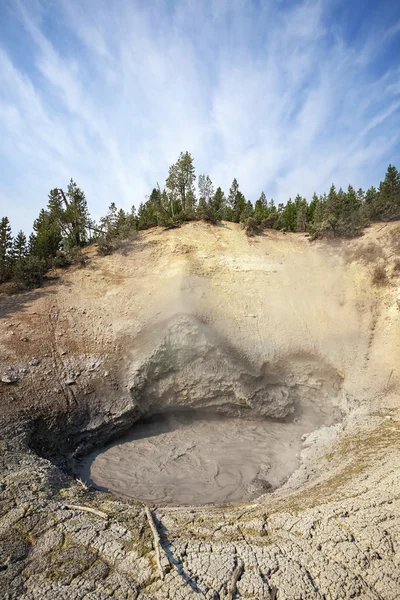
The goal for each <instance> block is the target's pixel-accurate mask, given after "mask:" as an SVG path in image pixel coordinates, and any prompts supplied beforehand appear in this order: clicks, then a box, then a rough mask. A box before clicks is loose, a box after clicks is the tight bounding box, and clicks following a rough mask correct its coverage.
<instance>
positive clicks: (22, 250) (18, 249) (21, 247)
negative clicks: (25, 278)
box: [12, 229, 28, 260]
mask: <svg viewBox="0 0 400 600" xmlns="http://www.w3.org/2000/svg"><path fill="white" fill-rule="evenodd" d="M12 255H13V259H14V260H20V259H21V258H24V257H25V256H27V255H28V245H27V242H26V235H25V234H24V232H23V231H22V229H21V230H20V231H19V232H18V233H17V236H16V237H15V238H14V243H13V249H12Z"/></svg>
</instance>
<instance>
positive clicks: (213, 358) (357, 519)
mask: <svg viewBox="0 0 400 600" xmlns="http://www.w3.org/2000/svg"><path fill="white" fill-rule="evenodd" d="M399 237H400V226H399V225H398V224H396V223H391V224H387V225H382V224H380V225H374V226H372V227H370V228H368V229H367V230H366V231H365V235H364V236H362V237H360V238H357V239H354V240H351V241H350V240H346V241H343V242H326V241H320V242H312V243H310V242H309V241H308V239H307V238H305V237H304V236H303V235H301V234H283V233H279V232H275V231H269V232H267V233H266V234H265V235H263V236H257V237H254V238H247V237H246V236H245V235H244V233H243V231H242V230H241V229H240V227H239V226H237V225H235V224H232V223H225V224H224V225H222V226H219V227H214V226H208V225H205V224H201V223H189V224H186V225H185V226H183V227H181V228H179V229H172V230H168V231H162V230H152V231H148V232H144V233H142V234H141V235H140V238H139V239H138V240H137V241H135V242H133V243H132V244H131V245H127V246H126V247H125V248H124V249H123V250H122V251H120V252H118V253H115V254H113V255H112V256H108V257H99V256H97V254H96V251H95V248H93V247H90V248H88V249H87V251H86V256H87V263H86V266H85V267H84V268H77V267H76V268H73V269H70V270H67V271H60V272H59V273H55V274H54V275H57V276H58V279H55V280H54V281H53V282H48V283H47V284H46V286H45V287H44V288H41V289H39V290H35V291H32V292H29V293H26V294H22V295H19V296H14V297H9V298H2V299H1V303H0V317H1V330H0V348H1V355H0V372H1V375H2V377H3V380H4V381H3V382H2V383H1V384H0V385H1V389H0V394H1V409H2V410H1V424H2V431H3V446H2V448H3V459H4V462H3V475H2V484H1V495H2V515H3V516H2V517H1V520H0V535H1V536H2V538H1V539H2V541H3V544H2V548H3V550H2V551H1V552H2V554H1V556H0V563H1V564H2V570H1V571H0V578H4V582H5V583H4V586H3V588H2V589H6V590H7V592H6V593H7V594H8V596H5V597H9V598H14V597H15V598H17V597H18V598H51V599H52V598H111V597H112V598H130V597H133V598H136V597H137V598H139V599H141V600H144V599H145V598H160V599H161V598H166V597H169V598H174V599H175V598H192V597H193V598H198V597H205V598H215V599H217V598H220V599H221V600H222V598H234V597H235V598H240V597H245V598H253V599H255V598H259V599H261V598H275V599H276V598H279V600H283V599H293V600H295V599H296V600H298V599H299V598H304V599H309V598H322V597H325V598H332V599H336V598H351V597H362V598H371V599H372V598H376V599H378V598H384V599H389V598H390V599H395V598H398V597H399V596H398V590H399V588H400V567H399V553H398V550H397V547H398V543H399V536H400V521H399V507H400V504H399V497H400V486H399V484H398V477H397V474H396V471H397V473H398V467H399V463H400V453H399V450H398V448H399V447H400V446H399V441H400V414H399V388H400V371H399V369H398V365H399V364H400V273H399V271H398V270H396V264H397V263H396V260H397V259H398V257H399V255H400V250H399V247H398V245H399ZM379 265H381V266H383V267H384V269H385V272H386V274H387V279H386V280H383V281H380V282H379V281H378V282H377V283H375V284H374V283H373V276H374V273H375V269H376V267H377V266H379ZM13 380H15V381H14V383H7V381H10V382H11V381H13ZM309 402H313V403H314V404H315V405H318V404H323V403H329V405H330V406H333V407H335V410H337V411H339V412H340V415H341V417H340V420H337V421H336V422H335V424H333V425H330V426H325V427H322V428H319V429H316V430H315V431H314V432H312V433H310V434H308V435H305V436H304V437H303V439H302V445H301V455H300V457H299V465H298V468H296V470H295V472H294V473H293V474H292V475H291V476H290V477H289V479H287V480H286V483H284V485H283V486H282V487H280V488H279V489H276V490H275V491H274V492H273V493H269V494H267V495H265V496H262V497H261V498H260V499H259V500H257V501H256V502H253V503H252V504H242V505H240V506H237V505H236V506H235V505H230V506H225V507H224V508H223V507H217V506H216V507H207V508H202V507H190V508H184V507H180V508H171V507H169V508H168V507H164V508H160V507H159V508H158V509H157V510H156V511H155V516H156V518H157V520H158V521H157V523H158V527H159V531H160V533H161V542H162V548H163V551H162V564H163V568H164V570H165V572H166V575H165V578H164V579H161V578H160V577H159V573H158V571H157V566H156V564H155V554H154V549H153V547H152V538H151V533H150V530H149V527H148V525H147V522H146V517H145V514H144V512H143V508H142V505H141V504H140V503H135V502H132V501H124V500H123V499H118V498H116V497H115V496H111V495H109V494H103V493H101V492H96V491H94V490H86V489H84V488H83V487H82V486H80V485H79V483H77V482H75V481H74V480H73V479H72V477H71V476H70V474H71V473H72V472H73V469H74V464H75V459H76V458H79V456H81V455H82V454H84V453H86V452H89V451H91V450H93V449H94V448H95V447H98V446H101V445H102V444H104V443H106V442H107V441H109V440H110V439H112V438H113V437H116V436H118V435H120V434H122V433H123V432H125V431H127V430H128V429H129V428H130V427H131V426H132V425H133V424H134V423H135V422H136V421H137V420H138V419H139V418H140V417H141V416H143V415H148V414H153V413H160V412H163V411H166V410H171V409H181V408H185V409H188V408H190V409H201V410H211V409H212V410H213V411H216V412H218V413H224V414H227V415H233V416H237V417H240V418H252V419H253V418H262V417H268V418H272V419H283V418H288V417H290V415H293V414H295V411H296V410H299V408H301V407H303V406H305V405H306V404H307V403H309ZM65 505H68V506H77V505H78V506H82V505H83V506H85V507H91V508H97V509H100V510H101V511H102V512H104V513H105V514H106V515H107V520H106V519H104V518H102V517H99V516H96V515H93V514H90V513H88V512H86V511H84V510H79V509H76V508H75V509H71V508H69V509H64V508H63V507H65ZM239 571H240V573H239ZM236 576H237V577H236ZM235 578H236V579H237V581H234V580H235ZM232 587H233V588H234V589H231V588H232ZM235 594H236V595H235Z"/></svg>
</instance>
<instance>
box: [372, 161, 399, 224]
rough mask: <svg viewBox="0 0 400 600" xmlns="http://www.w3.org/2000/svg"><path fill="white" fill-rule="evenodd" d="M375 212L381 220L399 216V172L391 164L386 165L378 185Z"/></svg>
mask: <svg viewBox="0 0 400 600" xmlns="http://www.w3.org/2000/svg"><path fill="white" fill-rule="evenodd" d="M376 214H377V216H378V217H379V218H380V219H382V220H383V221H390V220H391V219H399V218H400V173H399V172H398V170H397V169H396V167H395V166H393V165H389V166H388V168H387V171H386V175H385V179H384V180H383V181H381V183H380V185H379V198H378V202H377V210H376Z"/></svg>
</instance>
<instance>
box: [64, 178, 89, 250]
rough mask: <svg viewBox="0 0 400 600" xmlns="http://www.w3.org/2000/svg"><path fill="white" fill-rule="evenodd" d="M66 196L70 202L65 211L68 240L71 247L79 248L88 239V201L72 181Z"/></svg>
mask: <svg viewBox="0 0 400 600" xmlns="http://www.w3.org/2000/svg"><path fill="white" fill-rule="evenodd" d="M61 191H62V190H61ZM66 195H67V198H68V201H67V205H66V208H65V211H64V222H65V224H66V226H67V228H68V229H69V235H68V238H67V240H68V242H69V245H71V246H77V247H79V246H82V245H83V244H84V243H85V242H86V239H87V233H86V225H87V221H88V218H89V211H88V207H87V201H86V198H85V194H84V192H83V191H82V190H81V189H80V188H78V186H77V185H76V183H75V182H74V181H73V180H72V179H71V180H70V182H69V184H68V190H67V194H66ZM64 200H65V197H64Z"/></svg>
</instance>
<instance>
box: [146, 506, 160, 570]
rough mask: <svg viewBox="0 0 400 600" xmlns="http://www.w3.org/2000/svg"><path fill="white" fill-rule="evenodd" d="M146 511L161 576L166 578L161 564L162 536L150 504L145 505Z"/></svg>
mask: <svg viewBox="0 0 400 600" xmlns="http://www.w3.org/2000/svg"><path fill="white" fill-rule="evenodd" d="M144 511H145V513H146V517H147V520H148V522H149V525H150V529H151V532H152V534H153V540H154V550H155V551H156V560H157V565H158V569H159V571H160V576H161V579H164V569H163V567H162V564H161V543H160V536H159V534H158V531H157V527H156V524H155V523H154V519H153V515H152V514H151V510H150V509H149V507H148V506H146V505H145V507H144Z"/></svg>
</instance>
